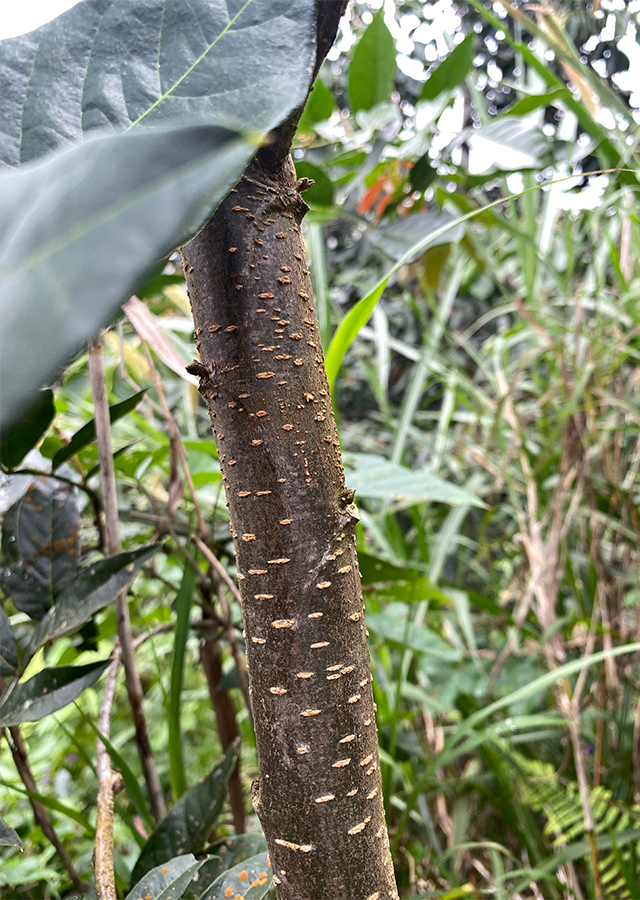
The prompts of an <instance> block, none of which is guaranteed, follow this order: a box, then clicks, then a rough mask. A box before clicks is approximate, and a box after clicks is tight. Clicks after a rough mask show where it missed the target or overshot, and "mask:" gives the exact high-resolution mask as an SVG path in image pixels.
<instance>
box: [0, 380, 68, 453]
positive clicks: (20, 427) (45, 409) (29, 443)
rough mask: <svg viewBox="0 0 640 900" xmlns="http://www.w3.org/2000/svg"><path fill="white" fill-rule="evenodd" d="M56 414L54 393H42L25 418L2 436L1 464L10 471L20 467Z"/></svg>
mask: <svg viewBox="0 0 640 900" xmlns="http://www.w3.org/2000/svg"><path fill="white" fill-rule="evenodd" d="M55 414H56V410H55V406H54V405H53V391H42V393H41V394H40V395H39V396H38V400H37V403H36V404H35V406H32V407H31V409H30V410H29V412H28V414H27V415H26V417H25V418H23V419H21V420H20V421H19V422H18V423H17V424H16V425H14V426H13V427H12V428H8V429H6V430H4V431H3V433H2V435H1V436H0V462H1V463H2V465H3V466H6V467H7V468H8V469H15V468H16V466H18V465H20V463H21V462H22V460H23V459H24V458H25V456H26V455H27V453H28V452H29V450H32V449H33V448H34V447H35V445H36V444H37V443H38V441H39V440H40V438H41V437H42V435H43V434H44V433H45V431H46V430H47V428H48V427H49V425H50V424H51V421H52V420H53V417H54V416H55Z"/></svg>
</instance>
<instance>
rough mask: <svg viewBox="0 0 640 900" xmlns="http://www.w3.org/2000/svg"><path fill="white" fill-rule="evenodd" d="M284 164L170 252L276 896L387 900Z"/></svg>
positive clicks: (375, 776) (289, 177)
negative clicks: (212, 478)
mask: <svg viewBox="0 0 640 900" xmlns="http://www.w3.org/2000/svg"><path fill="white" fill-rule="evenodd" d="M300 187H301V185H298V184H297V182H296V176H295V169H294V166H293V162H292V161H291V158H290V157H288V158H287V159H286V160H285V161H284V163H282V164H281V165H279V166H278V169H277V171H276V172H274V171H270V172H269V171H267V170H265V169H264V168H263V167H262V166H261V165H260V161H259V159H256V160H254V162H253V163H252V164H251V165H250V166H249V168H248V169H247V171H246V173H245V175H244V176H243V178H242V180H241V181H240V182H239V183H238V184H237V185H236V187H235V189H234V190H233V191H232V192H231V193H230V194H229V196H228V197H227V199H226V200H225V201H224V202H223V203H222V204H221V206H220V207H219V208H218V210H217V212H216V214H215V216H214V217H213V219H212V220H211V221H210V222H209V224H208V225H207V226H206V227H205V228H204V229H203V231H202V232H201V233H200V234H199V235H198V236H197V237H196V238H194V239H193V240H192V241H191V242H190V243H189V244H188V245H187V246H186V247H185V248H183V263H184V269H185V275H186V279H187V287H188V291H189V294H190V299H191V305H192V310H193V316H194V322H195V327H196V338H197V348H198V350H199V352H200V360H201V361H200V362H199V363H194V364H193V365H192V366H191V367H190V370H191V371H193V372H195V373H196V374H198V375H199V376H200V390H201V392H202V394H203V395H204V397H205V399H206V401H207V405H208V408H209V411H210V415H211V422H212V428H213V432H214V435H215V439H216V443H217V447H218V453H219V458H220V467H221V470H222V477H223V481H224V485H225V490H226V497H227V505H228V507H229V515H230V521H231V526H230V527H231V532H232V536H233V540H234V545H235V551H236V558H237V565H238V578H239V582H240V593H241V597H242V607H243V615H244V622H245V637H246V644H247V656H248V662H249V671H250V677H251V696H252V704H253V715H254V720H255V729H256V740H257V749H258V762H259V767H260V780H259V784H255V785H254V790H253V798H254V805H255V808H256V811H257V813H258V815H259V817H260V821H261V823H262V826H263V829H264V832H265V835H266V838H267V842H268V845H269V851H270V858H271V864H272V867H273V873H274V881H275V883H276V887H277V894H278V897H279V898H280V900H338V898H340V900H391V898H396V897H397V896H398V894H397V890H396V886H395V880H394V874H393V866H392V862H391V857H390V853H389V843H388V835H387V830H386V826H385V819H384V808H383V802H382V784H381V776H380V766H379V759H378V742H377V733H376V725H375V707H374V702H373V692H372V688H371V669H370V662H369V654H368V647H367V634H366V629H365V623H364V610H363V604H362V593H361V588H360V577H359V571H358V562H357V555H356V547H355V536H354V527H355V522H356V520H357V511H356V508H355V506H354V505H353V504H352V503H351V499H352V498H351V496H350V495H349V492H348V491H347V490H346V488H345V481H344V471H343V467H342V461H341V455H340V445H339V441H338V437H337V433H336V427H335V421H334V417H333V412H332V408H331V398H330V395H329V387H328V384H327V380H326V376H325V371H324V361H323V357H322V351H321V346H320V336H319V329H318V321H317V316H316V313H315V308H314V302H313V292H312V287H311V279H310V276H309V270H308V267H307V261H306V257H305V251H304V245H303V241H302V237H301V234H300V224H301V221H302V218H303V216H304V214H305V212H306V210H307V206H306V204H305V203H304V200H303V199H302V197H301V195H300V192H299V189H300Z"/></svg>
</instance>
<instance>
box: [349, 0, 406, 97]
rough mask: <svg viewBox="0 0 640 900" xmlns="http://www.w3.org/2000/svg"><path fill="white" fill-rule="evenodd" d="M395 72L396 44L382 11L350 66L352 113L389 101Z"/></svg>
mask: <svg viewBox="0 0 640 900" xmlns="http://www.w3.org/2000/svg"><path fill="white" fill-rule="evenodd" d="M395 74H396V48H395V43H394V40H393V37H392V36H391V32H390V31H389V29H388V28H387V26H386V25H385V24H384V17H383V11H382V10H380V11H379V12H377V13H376V14H375V16H374V17H373V21H372V22H371V24H370V25H369V26H368V28H367V29H366V31H365V32H364V34H363V35H362V37H361V38H360V40H359V41H358V43H357V45H356V49H355V51H354V53H353V58H352V60H351V64H350V66H349V77H348V85H349V100H350V105H351V109H352V110H353V112H354V113H357V112H358V110H360V109H371V107H372V106H376V104H378V103H383V102H384V101H385V100H387V99H388V97H389V94H390V93H391V90H392V88H393V82H394V78H395Z"/></svg>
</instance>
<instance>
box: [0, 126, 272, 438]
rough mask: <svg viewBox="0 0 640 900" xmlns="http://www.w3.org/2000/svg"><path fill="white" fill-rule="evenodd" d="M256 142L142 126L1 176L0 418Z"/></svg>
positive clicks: (203, 212)
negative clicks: (0, 324)
mask: <svg viewBox="0 0 640 900" xmlns="http://www.w3.org/2000/svg"><path fill="white" fill-rule="evenodd" d="M254 151H255V145H254V143H253V141H251V140H248V139H246V138H243V137H241V136H239V135H238V134H236V133H235V132H230V131H228V130H226V129H221V128H216V127H213V126H202V127H193V126H185V127H184V128H172V129H168V130H161V131H150V130H146V131H142V130H137V131H136V132H134V133H131V134H125V135H119V136H114V137H103V138H97V139H96V140H92V141H87V142H86V143H84V144H81V145H80V146H78V147H74V148H73V149H71V150H68V151H66V152H64V153H61V154H57V155H53V156H50V157H48V158H47V159H46V160H45V161H43V162H40V163H37V164H34V165H29V166H24V167H23V168H22V169H20V170H19V171H18V172H15V173H14V172H12V173H9V174H7V175H3V176H1V177H0V286H1V287H0V290H1V292H2V293H1V294H0V319H1V320H2V329H1V331H0V381H1V382H2V385H3V397H2V400H3V402H2V411H1V415H2V426H3V427H5V426H6V425H7V424H8V423H10V422H11V421H14V420H15V419H17V418H18V417H19V416H20V414H21V412H22V410H23V409H24V407H25V406H28V404H29V402H30V400H31V398H32V397H33V396H34V394H35V392H36V391H37V390H38V388H39V387H40V386H41V384H42V383H43V382H44V381H45V380H46V379H48V378H51V377H54V376H55V374H56V370H57V367H58V366H59V365H60V363H61V362H62V361H63V360H65V359H66V358H67V357H68V356H69V355H70V354H72V353H73V352H76V351H77V350H78V349H79V348H80V347H83V346H85V345H86V344H87V343H88V342H89V341H90V340H91V339H92V338H93V337H95V334H96V332H97V331H98V330H99V329H100V327H101V326H102V325H104V324H105V323H106V322H108V320H109V318H110V317H111V316H113V315H114V314H115V313H116V312H117V311H118V309H119V306H120V304H121V303H122V302H123V301H124V300H126V299H127V297H129V296H130V295H131V294H132V293H135V290H136V288H137V287H138V286H139V285H140V284H143V283H144V281H145V279H146V277H147V276H148V275H149V274H150V273H151V272H152V271H154V270H155V268H156V266H157V261H158V259H161V258H162V257H164V256H167V255H168V254H169V253H170V252H171V251H172V250H174V249H175V247H176V246H178V245H179V244H180V243H182V242H184V241H185V240H187V239H188V238H189V237H191V236H192V235H193V234H194V233H195V232H196V231H197V230H198V228H199V227H200V226H201V225H202V224H203V223H204V222H205V221H206V219H207V218H208V217H209V216H210V214H211V213H212V211H213V210H214V209H215V207H216V205H217V204H218V203H219V201H220V200H221V199H222V198H223V197H224V196H225V194H226V193H227V192H228V191H229V189H230V188H231V187H232V185H233V184H234V183H235V182H236V181H237V179H238V178H239V176H240V174H241V172H242V170H243V168H244V167H245V165H246V163H247V162H248V160H249V159H250V157H251V156H252V155H253V153H254ZM25 360H29V365H28V366H25ZM16 371H19V372H20V373H21V377H20V378H15V377H14V373H15V372H16Z"/></svg>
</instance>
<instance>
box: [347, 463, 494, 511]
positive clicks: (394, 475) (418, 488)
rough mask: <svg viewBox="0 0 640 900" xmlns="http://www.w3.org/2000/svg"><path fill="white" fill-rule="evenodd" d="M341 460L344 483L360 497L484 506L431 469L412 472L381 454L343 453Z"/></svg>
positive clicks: (402, 501) (400, 501) (397, 501)
mask: <svg viewBox="0 0 640 900" xmlns="http://www.w3.org/2000/svg"><path fill="white" fill-rule="evenodd" d="M344 462H345V466H346V467H347V470H346V479H347V484H348V485H349V487H350V488H353V490H355V491H356V493H357V494H358V496H360V497H376V498H379V499H380V500H387V501H391V502H394V503H402V504H406V505H409V504H411V503H423V502H425V501H427V500H431V501H436V502H438V503H448V504H449V505H451V506H466V505H469V506H480V507H483V506H484V503H483V502H482V500H479V499H478V497H475V496H474V495H473V494H470V493H469V492H468V491H465V490H463V489H462V488H459V487H456V486H455V485H454V484H450V483H449V482H448V481H443V480H442V478H437V477H436V476H435V475H432V474H431V472H413V471H412V470H411V469H407V468H406V467H405V466H399V465H397V464H396V463H391V462H388V461H387V460H386V459H384V457H382V456H376V455H374V454H372V453H371V454H370V453H346V454H345V458H344Z"/></svg>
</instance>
